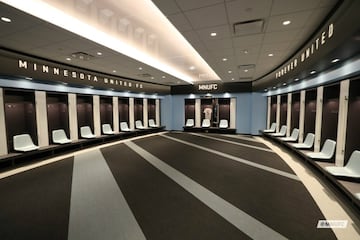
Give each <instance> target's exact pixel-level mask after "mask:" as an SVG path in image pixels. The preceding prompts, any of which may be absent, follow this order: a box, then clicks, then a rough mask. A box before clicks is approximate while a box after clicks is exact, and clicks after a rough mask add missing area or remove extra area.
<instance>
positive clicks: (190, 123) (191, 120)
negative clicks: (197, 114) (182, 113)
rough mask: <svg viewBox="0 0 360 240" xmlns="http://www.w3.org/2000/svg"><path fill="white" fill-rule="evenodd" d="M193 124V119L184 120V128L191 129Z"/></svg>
mask: <svg viewBox="0 0 360 240" xmlns="http://www.w3.org/2000/svg"><path fill="white" fill-rule="evenodd" d="M194 125H195V124H194V119H192V118H189V119H187V120H186V124H185V127H193V126H194Z"/></svg>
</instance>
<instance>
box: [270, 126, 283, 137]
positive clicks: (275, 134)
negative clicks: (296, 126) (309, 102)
mask: <svg viewBox="0 0 360 240" xmlns="http://www.w3.org/2000/svg"><path fill="white" fill-rule="evenodd" d="M286 129H287V127H286V126H285V125H282V126H281V129H280V132H277V133H270V135H271V136H273V137H284V136H285V135H286Z"/></svg>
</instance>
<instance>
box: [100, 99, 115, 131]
mask: <svg viewBox="0 0 360 240" xmlns="http://www.w3.org/2000/svg"><path fill="white" fill-rule="evenodd" d="M100 121H101V125H102V124H110V125H111V126H113V105H112V97H104V96H101V97H100Z"/></svg>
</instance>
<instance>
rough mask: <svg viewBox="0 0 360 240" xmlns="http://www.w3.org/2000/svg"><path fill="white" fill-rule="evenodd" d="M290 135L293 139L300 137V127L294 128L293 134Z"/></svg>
mask: <svg viewBox="0 0 360 240" xmlns="http://www.w3.org/2000/svg"><path fill="white" fill-rule="evenodd" d="M290 137H291V138H293V139H298V137H299V129H297V128H294V129H293V130H292V132H291V136H290Z"/></svg>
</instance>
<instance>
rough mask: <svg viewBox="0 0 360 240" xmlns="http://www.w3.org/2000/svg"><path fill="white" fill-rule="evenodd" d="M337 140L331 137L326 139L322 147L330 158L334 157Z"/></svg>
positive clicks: (322, 150) (323, 151)
mask: <svg viewBox="0 0 360 240" xmlns="http://www.w3.org/2000/svg"><path fill="white" fill-rule="evenodd" d="M335 147H336V142H335V141H333V140H330V139H326V141H325V143H324V146H323V147H322V149H321V152H322V153H323V154H326V155H327V156H328V157H329V158H332V156H333V155H334V152H335Z"/></svg>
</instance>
